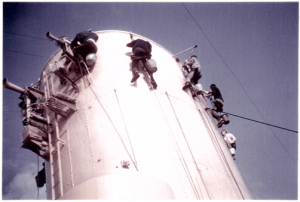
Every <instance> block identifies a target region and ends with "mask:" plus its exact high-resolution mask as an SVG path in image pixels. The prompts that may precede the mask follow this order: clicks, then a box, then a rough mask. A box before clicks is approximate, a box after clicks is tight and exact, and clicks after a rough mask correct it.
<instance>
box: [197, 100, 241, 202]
mask: <svg viewBox="0 0 300 202" xmlns="http://www.w3.org/2000/svg"><path fill="white" fill-rule="evenodd" d="M197 98H198V100H199V101H201V100H200V99H199V97H198V96H197ZM194 104H195V106H196V108H197V109H198V112H199V114H200V116H201V118H202V120H203V122H204V124H205V126H206V128H207V129H208V132H209V135H210V137H211V139H212V142H213V144H214V146H215V148H216V149H217V150H218V151H219V153H220V154H221V156H222V159H223V161H224V162H225V165H226V167H227V168H228V170H229V172H230V174H231V176H232V178H233V179H234V181H235V183H236V186H237V187H238V189H239V192H240V194H241V195H242V198H243V199H245V198H244V196H243V194H242V191H241V190H240V187H239V185H238V183H237V181H236V179H235V176H234V174H233V172H232V171H231V168H230V166H229V164H228V162H227V159H226V157H225V155H224V152H223V150H222V149H221V146H220V144H219V141H218V140H217V137H216V135H215V134H214V133H213V132H212V126H211V124H210V122H209V121H207V122H208V125H209V127H208V125H207V122H206V121H205V120H204V117H203V115H202V113H201V111H200V109H199V107H198V105H197V103H196V101H195V99H194ZM206 116H207V115H206ZM206 119H207V118H206ZM209 128H210V129H209ZM217 154H218V153H217ZM218 156H219V155H218ZM221 162H222V161H221ZM225 170H226V169H225Z"/></svg>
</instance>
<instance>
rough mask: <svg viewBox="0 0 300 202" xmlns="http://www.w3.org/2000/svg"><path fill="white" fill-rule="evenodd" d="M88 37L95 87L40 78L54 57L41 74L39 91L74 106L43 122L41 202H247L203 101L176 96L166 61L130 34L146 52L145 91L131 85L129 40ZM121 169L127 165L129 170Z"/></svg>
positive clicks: (176, 82)
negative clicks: (46, 129)
mask: <svg viewBox="0 0 300 202" xmlns="http://www.w3.org/2000/svg"><path fill="white" fill-rule="evenodd" d="M96 33H97V34H98V36H99V40H98V42H97V45H98V52H97V62H96V66H95V68H94V69H93V70H92V71H91V75H92V79H93V81H94V82H95V83H93V81H92V80H91V79H89V81H90V82H91V83H90V85H88V82H87V80H86V78H82V79H80V80H78V81H77V82H76V83H77V86H78V88H79V90H80V91H79V93H76V92H75V91H74V88H73V87H72V86H71V85H66V86H62V85H61V84H60V82H59V79H58V77H57V76H56V75H55V74H53V73H48V74H47V72H49V71H54V70H55V69H56V68H57V66H56V65H55V61H58V60H59V57H60V55H61V51H58V52H56V53H55V54H54V55H53V56H52V58H51V59H50V60H49V62H48V63H47V65H46V67H45V68H44V71H43V72H44V73H45V74H47V75H48V76H47V77H45V78H43V79H42V80H41V81H42V85H43V86H44V85H45V86H46V87H47V88H49V94H51V93H58V92H63V93H65V94H68V95H70V96H73V97H76V99H77V100H76V106H77V111H76V112H74V113H72V114H70V115H69V116H68V117H67V118H64V117H62V116H60V115H57V118H56V117H55V115H54V113H53V112H52V113H50V114H49V117H50V120H51V123H52V124H53V125H54V126H56V125H55V122H56V121H57V123H58V125H57V126H58V127H57V130H54V133H53V134H51V139H52V147H53V152H51V153H52V154H53V156H52V158H51V159H53V158H55V159H54V160H55V162H54V160H51V161H50V162H47V163H46V173H47V192H48V198H49V199H176V200H179V199H250V196H249V194H248V191H247V188H246V186H245V184H244V182H243V180H242V178H241V176H240V174H239V172H238V169H237V167H236V165H235V163H234V161H233V159H232V157H231V155H230V152H229V150H228V148H227V147H226V145H225V143H224V141H223V137H222V136H221V134H220V132H219V130H218V129H217V128H216V124H215V122H214V120H213V118H212V117H211V116H210V114H209V113H207V112H205V110H204V107H205V103H204V101H203V99H202V98H200V97H199V98H198V99H197V100H196V101H194V100H193V98H192V97H191V95H190V93H189V92H188V93H187V92H185V91H182V90H181V88H182V86H183V85H184V76H183V75H182V72H181V64H180V63H177V62H176V61H175V59H174V58H172V54H171V53H170V52H168V51H167V50H166V49H164V48H163V47H161V46H160V45H158V44H156V43H155V42H153V41H151V40H149V39H146V38H144V37H142V36H139V35H136V34H133V35H134V38H135V39H136V38H141V39H144V40H148V41H149V42H150V43H151V44H152V55H153V56H152V58H153V59H155V60H156V61H157V66H158V71H157V72H156V73H154V78H155V80H156V82H157V84H158V88H157V90H151V89H149V85H150V84H149V79H148V77H147V75H146V74H145V73H144V72H143V70H140V78H139V79H138V80H137V82H136V83H135V84H134V85H132V84H130V80H131V78H132V72H131V66H130V65H131V60H130V57H129V55H130V53H131V48H128V47H126V44H127V43H129V42H130V41H131V40H130V35H129V32H122V31H100V32H96ZM74 75H75V73H73V75H71V77H72V76H73V77H74ZM46 80H48V83H49V85H48V86H47V85H46V84H45V81H46ZM55 133H59V134H58V135H57V137H59V139H61V140H59V139H58V138H57V137H56V134H55ZM57 142H59V144H57ZM121 161H129V162H130V166H129V169H126V168H122V167H121V164H120V162H121ZM50 166H52V168H51V169H52V172H53V177H51V173H50ZM55 172H57V173H55ZM59 176H62V177H61V179H59ZM54 182H55V184H53V183H54ZM51 183H52V184H51ZM58 186H59V187H58Z"/></svg>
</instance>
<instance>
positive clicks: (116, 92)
mask: <svg viewBox="0 0 300 202" xmlns="http://www.w3.org/2000/svg"><path fill="white" fill-rule="evenodd" d="M114 90H115V95H116V98H117V101H118V105H119V109H120V112H121V116H122V119H123V123H124V126H125V130H126V133H127V136H128V140H129V143H130V147H131V150H132V154H133V158H134V160H135V164H136V166H137V161H136V158H135V155H134V150H133V147H132V144H131V140H130V137H129V133H128V130H127V126H126V123H125V119H124V115H123V112H122V109H121V105H120V102H119V98H118V95H117V91H116V89H114ZM133 163H134V162H133Z"/></svg>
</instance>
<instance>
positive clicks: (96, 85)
mask: <svg viewBox="0 0 300 202" xmlns="http://www.w3.org/2000/svg"><path fill="white" fill-rule="evenodd" d="M84 66H85V68H86V70H87V72H88V74H89V76H90V77H91V80H92V82H93V83H94V85H95V87H96V89H97V91H98V94H100V93H99V89H98V86H97V85H96V83H95V81H94V79H93V77H92V75H91V73H90V71H89V69H88V68H87V66H86V65H85V63H84ZM96 97H97V99H98V101H99V104H100V106H101V107H102V109H103V110H104V112H105V114H106V115H107V118H108V119H109V121H110V122H111V124H112V126H113V128H114V129H115V131H116V132H117V134H118V135H119V137H120V140H121V142H122V144H123V146H124V148H125V150H126V152H127V154H128V156H129V158H130V159H131V161H132V162H134V161H133V159H132V157H131V155H130V153H129V152H128V150H127V148H126V145H125V143H124V141H123V139H122V137H121V135H120V133H119V132H118V130H117V128H116V126H115V125H114V123H113V121H112V120H111V118H110V116H109V114H108V113H107V111H106V110H105V108H104V107H103V105H102V104H101V102H100V99H99V97H98V95H96ZM133 165H134V167H135V168H136V170H137V171H138V168H137V167H136V165H135V163H133Z"/></svg>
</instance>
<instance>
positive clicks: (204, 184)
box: [166, 91, 211, 200]
mask: <svg viewBox="0 0 300 202" xmlns="http://www.w3.org/2000/svg"><path fill="white" fill-rule="evenodd" d="M166 95H167V98H168V100H169V102H170V105H171V107H172V110H173V113H174V115H175V117H176V120H177V122H178V125H179V127H180V130H181V132H182V134H183V137H184V139H185V142H186V144H187V146H188V148H189V151H190V153H191V156H192V158H193V160H194V163H195V166H196V169H197V170H198V171H199V170H200V169H199V167H198V165H197V163H196V160H195V158H194V155H193V152H192V150H191V148H190V145H189V144H188V141H187V139H186V137H185V134H184V132H183V129H182V126H181V124H180V121H179V119H178V117H177V114H176V112H175V109H174V107H173V105H172V102H171V100H170V98H169V95H168V93H167V91H166ZM199 174H200V173H199ZM200 177H201V179H202V176H201V175H200ZM202 181H203V179H202ZM203 184H204V185H205V183H204V181H203ZM205 189H206V192H207V194H208V196H209V199H210V200H211V196H210V194H209V191H208V189H207V187H206V185H205Z"/></svg>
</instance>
